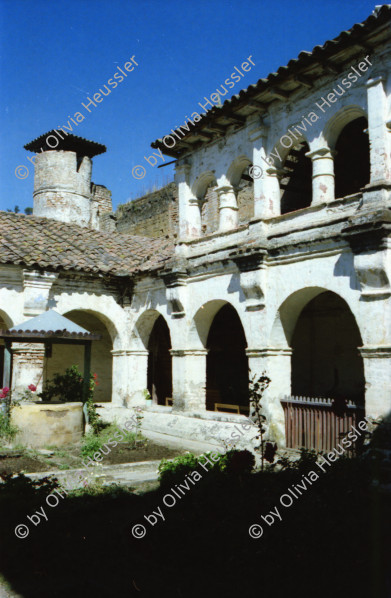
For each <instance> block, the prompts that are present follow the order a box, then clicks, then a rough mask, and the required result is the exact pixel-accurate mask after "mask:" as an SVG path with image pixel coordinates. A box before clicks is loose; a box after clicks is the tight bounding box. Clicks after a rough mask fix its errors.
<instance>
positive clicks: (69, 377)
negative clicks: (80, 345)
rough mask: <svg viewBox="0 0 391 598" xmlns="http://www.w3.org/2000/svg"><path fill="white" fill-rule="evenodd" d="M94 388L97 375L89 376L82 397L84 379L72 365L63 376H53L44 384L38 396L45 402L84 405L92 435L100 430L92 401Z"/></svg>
mask: <svg viewBox="0 0 391 598" xmlns="http://www.w3.org/2000/svg"><path fill="white" fill-rule="evenodd" d="M96 386H98V376H97V374H91V375H90V383H89V387H88V396H87V398H86V397H85V395H84V378H83V376H82V374H81V372H80V371H79V368H78V367H77V365H72V366H71V367H70V368H67V369H66V370H65V373H64V374H59V373H56V374H54V375H53V379H52V380H48V381H47V382H46V384H45V387H44V389H43V390H42V392H40V393H38V396H39V397H40V398H41V399H42V401H45V402H49V401H51V400H52V399H57V400H58V401H63V402H65V403H68V402H71V401H76V402H79V401H80V402H83V403H85V404H86V407H87V418H88V423H89V424H90V425H91V427H92V429H93V431H94V434H98V432H99V431H100V430H101V429H102V424H101V422H100V415H99V413H98V412H97V410H96V405H95V403H94V400H93V399H94V390H95V387H96Z"/></svg>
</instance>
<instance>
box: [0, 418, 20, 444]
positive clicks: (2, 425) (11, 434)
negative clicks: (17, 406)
mask: <svg viewBox="0 0 391 598" xmlns="http://www.w3.org/2000/svg"><path fill="white" fill-rule="evenodd" d="M18 432H19V428H18V427H17V426H14V424H13V423H12V421H11V419H10V417H9V416H8V415H5V414H3V413H0V443H1V441H4V442H11V440H13V439H14V438H15V436H16V434H17V433H18Z"/></svg>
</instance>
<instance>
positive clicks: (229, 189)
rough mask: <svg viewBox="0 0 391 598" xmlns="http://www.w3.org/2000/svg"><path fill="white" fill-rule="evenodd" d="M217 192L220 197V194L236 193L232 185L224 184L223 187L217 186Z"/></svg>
mask: <svg viewBox="0 0 391 598" xmlns="http://www.w3.org/2000/svg"><path fill="white" fill-rule="evenodd" d="M216 193H217V195H218V196H219V197H220V195H225V194H226V193H233V194H235V189H234V188H233V187H232V185H222V186H221V187H217V188H216Z"/></svg>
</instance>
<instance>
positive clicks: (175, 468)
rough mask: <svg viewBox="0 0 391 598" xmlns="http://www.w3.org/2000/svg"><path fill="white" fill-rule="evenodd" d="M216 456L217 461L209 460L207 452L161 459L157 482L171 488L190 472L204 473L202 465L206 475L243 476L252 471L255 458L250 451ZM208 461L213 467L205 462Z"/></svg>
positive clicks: (234, 450) (233, 450)
mask: <svg viewBox="0 0 391 598" xmlns="http://www.w3.org/2000/svg"><path fill="white" fill-rule="evenodd" d="M215 454H216V455H217V456H218V460H215V462H214V463H213V459H211V457H210V455H211V452H210V451H208V452H206V453H204V454H202V455H199V456H197V455H194V454H193V453H185V454H184V455H179V457H175V459H172V460H170V461H169V460H167V459H163V460H162V461H161V462H160V464H159V467H158V472H159V481H160V483H161V485H162V486H173V485H174V484H177V483H180V482H182V481H183V479H184V478H185V476H186V475H188V474H190V473H191V472H192V471H194V470H196V469H198V471H200V472H202V471H205V470H204V469H203V468H201V465H200V464H201V463H203V464H204V465H205V466H206V467H207V470H208V473H212V474H215V475H221V474H225V475H229V476H232V475H243V474H248V473H250V472H251V471H252V469H253V467H254V464H255V458H254V455H253V454H252V453H250V451H247V450H240V451H239V450H236V449H231V450H229V451H227V452H226V453H215ZM206 459H209V461H210V462H212V463H213V465H210V463H208V462H207V460H206Z"/></svg>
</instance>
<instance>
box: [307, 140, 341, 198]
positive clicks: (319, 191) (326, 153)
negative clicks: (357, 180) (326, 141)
mask: <svg viewBox="0 0 391 598" xmlns="http://www.w3.org/2000/svg"><path fill="white" fill-rule="evenodd" d="M306 157H307V158H311V160H312V202H311V205H313V206H314V205H316V204H320V203H327V202H330V201H333V199H335V184H334V160H333V154H332V152H331V151H330V149H329V148H328V147H321V148H319V149H317V150H314V151H312V152H307V153H306Z"/></svg>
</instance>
